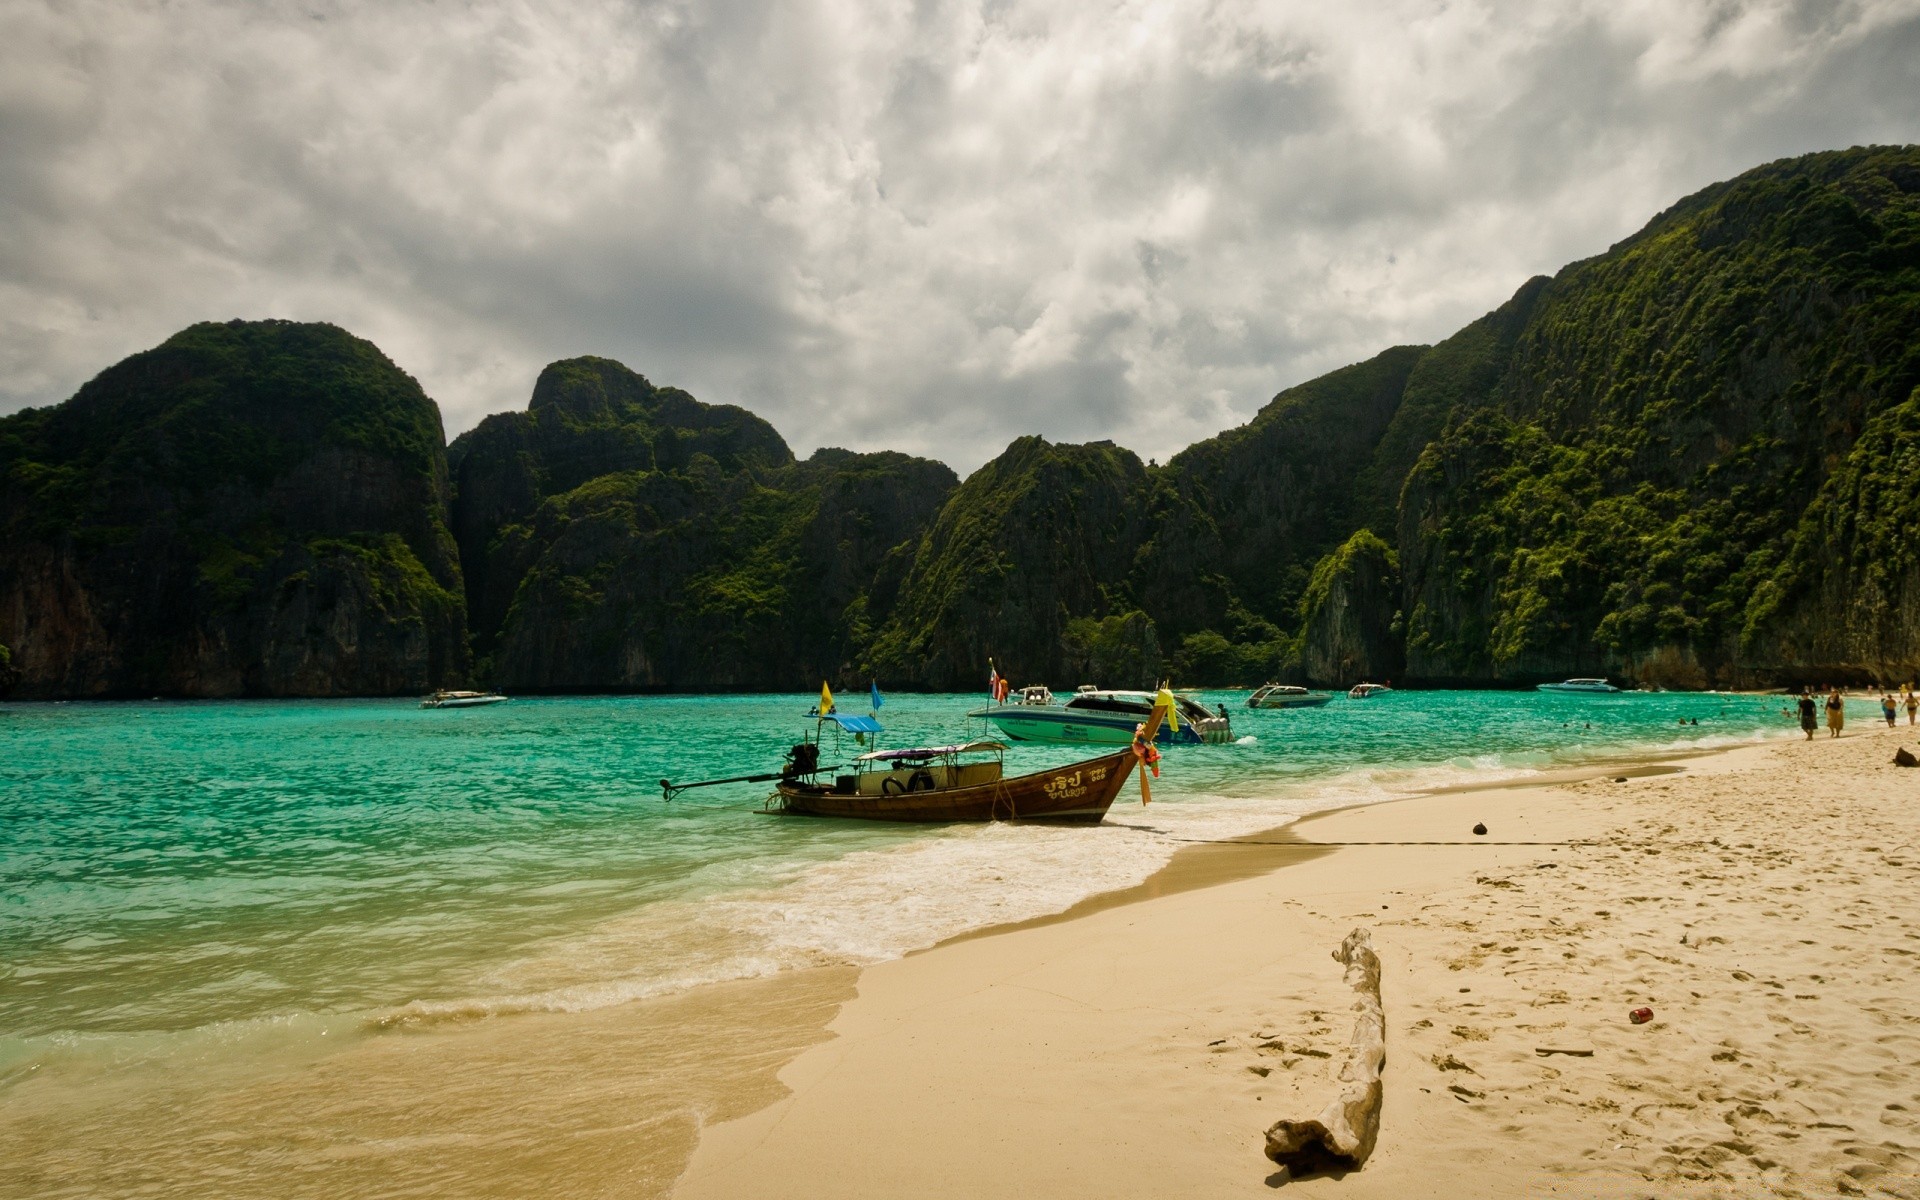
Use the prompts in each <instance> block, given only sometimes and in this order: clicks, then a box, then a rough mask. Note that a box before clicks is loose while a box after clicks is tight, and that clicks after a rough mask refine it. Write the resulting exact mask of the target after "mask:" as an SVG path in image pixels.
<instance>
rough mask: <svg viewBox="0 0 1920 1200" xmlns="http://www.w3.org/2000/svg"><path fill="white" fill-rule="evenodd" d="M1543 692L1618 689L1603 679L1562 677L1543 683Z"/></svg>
mask: <svg viewBox="0 0 1920 1200" xmlns="http://www.w3.org/2000/svg"><path fill="white" fill-rule="evenodd" d="M1540 690H1541V691H1543V692H1617V691H1619V690H1620V689H1619V688H1617V687H1615V686H1613V685H1612V684H1610V683H1608V682H1607V681H1606V680H1604V679H1563V680H1561V681H1560V682H1559V683H1543V684H1541V685H1540Z"/></svg>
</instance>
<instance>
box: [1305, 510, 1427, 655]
mask: <svg viewBox="0 0 1920 1200" xmlns="http://www.w3.org/2000/svg"><path fill="white" fill-rule="evenodd" d="M1300 611H1301V621H1300V670H1301V673H1302V675H1304V677H1305V678H1306V680H1307V682H1308V683H1310V684H1314V685H1316V686H1319V687H1349V686H1351V685H1353V684H1356V683H1359V682H1362V681H1363V680H1370V681H1372V682H1375V683H1380V682H1386V681H1391V680H1394V679H1398V678H1400V676H1401V669H1402V666H1403V665H1404V649H1403V645H1402V641H1401V637H1400V627H1399V620H1400V564H1399V560H1398V558H1397V557H1396V556H1395V555H1394V552H1393V548H1392V547H1391V546H1388V545H1387V543H1386V542H1385V541H1383V540H1381V539H1380V538H1379V537H1378V536H1376V535H1375V534H1374V533H1373V531H1372V530H1369V529H1362V530H1360V531H1359V532H1358V533H1356V534H1354V535H1353V536H1352V537H1350V538H1348V539H1347V540H1346V542H1345V544H1343V545H1342V546H1341V547H1340V548H1339V549H1338V550H1335V551H1334V552H1333V553H1332V554H1329V555H1327V557H1326V558H1324V559H1322V560H1320V563H1319V565H1318V566H1316V567H1315V568H1314V571H1313V579H1312V580H1311V581H1310V582H1309V583H1308V585H1307V593H1306V595H1305V596H1304V597H1303V598H1302V599H1301V602H1300Z"/></svg>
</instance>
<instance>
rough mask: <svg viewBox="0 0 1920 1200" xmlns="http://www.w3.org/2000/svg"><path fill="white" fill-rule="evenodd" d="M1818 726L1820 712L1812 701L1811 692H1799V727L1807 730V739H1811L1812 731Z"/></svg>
mask: <svg viewBox="0 0 1920 1200" xmlns="http://www.w3.org/2000/svg"><path fill="white" fill-rule="evenodd" d="M1819 726H1820V713H1819V710H1818V708H1817V707H1816V706H1815V705H1814V703H1813V693H1812V692H1802V693H1800V728H1802V729H1804V730H1806V731H1807V740H1808V741H1812V740H1813V731H1814V730H1815V729H1817V728H1819Z"/></svg>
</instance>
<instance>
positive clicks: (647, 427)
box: [448, 358, 793, 655]
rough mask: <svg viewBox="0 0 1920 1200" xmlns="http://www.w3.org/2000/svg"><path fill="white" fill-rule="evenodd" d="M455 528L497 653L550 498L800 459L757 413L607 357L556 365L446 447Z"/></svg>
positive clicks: (476, 628) (483, 639)
mask: <svg viewBox="0 0 1920 1200" xmlns="http://www.w3.org/2000/svg"><path fill="white" fill-rule="evenodd" d="M448 459H449V462H450V463H451V465H452V468H453V472H454V503H453V531H454V537H455V539H456V541H457V542H458V543H459V546H460V560H461V563H462V565H463V566H464V567H465V569H466V584H467V609H468V619H469V621H470V623H471V626H472V631H473V638H474V645H475V648H476V650H477V651H478V652H479V653H481V654H482V655H485V654H489V653H491V652H492V650H493V648H494V644H495V642H496V640H497V639H498V637H499V635H500V630H501V626H502V625H503V623H504V622H505V621H506V617H507V611H508V609H509V608H510V607H511V606H512V604H513V598H514V595H515V593H516V592H517V591H518V589H519V586H520V581H521V578H522V576H523V575H524V574H525V572H526V571H527V569H528V568H529V567H530V566H531V565H532V564H531V560H530V559H528V558H527V555H526V549H525V544H526V539H527V536H528V534H529V533H530V532H531V526H532V523H533V520H534V516H535V514H536V512H537V511H538V509H539V507H540V505H541V503H542V502H543V501H544V500H546V499H547V498H549V497H554V496H560V495H564V494H565V493H567V492H571V491H573V490H574V489H575V488H577V487H580V486H581V485H582V484H585V483H587V482H589V481H591V480H594V479H599V478H601V477H603V476H607V475H613V474H619V473H623V472H632V471H685V470H687V469H689V468H690V467H691V466H692V465H693V464H694V462H695V461H696V460H710V461H711V462H712V463H713V464H714V465H715V466H716V467H717V468H719V469H720V470H721V471H723V472H728V473H734V472H739V471H742V470H745V469H748V468H750V467H760V468H774V467H780V466H784V465H787V464H789V463H791V462H793V452H792V451H791V450H789V449H788V448H787V443H786V441H785V440H784V439H783V438H781V436H780V434H779V433H778V432H777V431H775V429H774V428H773V426H771V425H769V424H767V423H766V422H765V421H763V420H761V419H760V418H759V417H756V416H754V415H753V414H752V413H750V412H747V411H746V410H745V409H742V408H736V407H734V406H732V405H726V404H703V403H701V402H700V401H698V400H695V399H694V398H693V397H692V396H689V395H687V394H686V393H685V392H683V391H681V390H679V389H678V388H661V387H655V386H654V385H653V384H652V383H649V382H648V381H647V379H646V378H645V377H644V376H641V375H639V374H637V373H635V372H633V371H631V370H628V369H627V368H626V367H625V366H623V365H621V364H620V363H617V362H614V361H613V360H611V359H605V358H572V359H566V360H564V361H561V362H556V363H552V364H550V365H549V366H548V367H547V368H546V369H545V370H543V371H542V372H541V373H540V378H539V379H538V380H537V381H535V383H534V388H533V398H532V400H531V401H530V402H529V404H528V406H527V411H526V412H523V413H497V414H495V415H494V416H491V417H488V418H487V419H486V420H484V421H482V422H481V423H480V424H479V426H478V427H476V428H474V429H472V430H470V431H468V432H467V433H464V434H462V435H461V436H460V437H459V438H458V439H456V440H455V441H454V443H453V445H452V446H451V447H450V448H449V449H448Z"/></svg>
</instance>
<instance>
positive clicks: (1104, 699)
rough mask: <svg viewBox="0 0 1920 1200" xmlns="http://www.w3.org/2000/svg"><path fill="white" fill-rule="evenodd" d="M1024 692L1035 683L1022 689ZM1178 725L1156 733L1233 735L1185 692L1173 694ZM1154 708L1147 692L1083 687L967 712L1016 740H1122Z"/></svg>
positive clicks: (1181, 739) (1208, 738) (1224, 721)
mask: <svg viewBox="0 0 1920 1200" xmlns="http://www.w3.org/2000/svg"><path fill="white" fill-rule="evenodd" d="M1025 690H1026V691H1028V692H1031V691H1033V690H1034V689H1032V688H1028V689H1025ZM1173 702H1174V707H1175V709H1176V710H1177V712H1178V714H1179V718H1180V730H1179V732H1177V733H1176V732H1174V730H1173V729H1172V727H1171V726H1172V722H1168V723H1167V724H1165V725H1162V726H1161V727H1160V732H1159V736H1158V737H1157V738H1156V739H1155V740H1157V741H1160V742H1163V743H1195V742H1209V743H1221V742H1231V741H1232V740H1233V722H1232V721H1231V720H1229V719H1228V718H1226V717H1224V716H1221V715H1220V714H1218V713H1213V712H1208V711H1207V710H1206V709H1204V708H1202V707H1201V706H1200V705H1198V704H1195V703H1194V702H1193V701H1191V700H1189V699H1187V698H1186V697H1185V696H1175V697H1174V698H1173ZM1152 711H1153V693H1152V692H1109V691H1101V690H1099V689H1097V688H1088V687H1083V688H1081V689H1080V690H1079V691H1078V692H1075V693H1074V695H1073V698H1072V699H1070V700H1068V701H1067V702H1066V703H1065V704H1053V703H1033V702H1031V701H1022V702H1021V703H1017V704H990V705H988V706H987V707H985V708H976V709H974V710H973V711H972V712H970V713H968V714H967V716H968V717H977V718H979V719H981V720H986V721H991V722H992V723H993V724H995V725H997V726H999V727H1000V732H1002V733H1004V734H1006V735H1007V736H1008V737H1009V738H1012V739H1013V740H1014V741H1016V742H1064V743H1068V744H1074V743H1089V744H1093V745H1106V746H1125V745H1128V744H1129V743H1131V742H1132V741H1133V730H1134V727H1135V726H1136V725H1139V724H1140V723H1141V722H1142V721H1145V720H1146V719H1147V714H1149V713H1151V712H1152Z"/></svg>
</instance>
